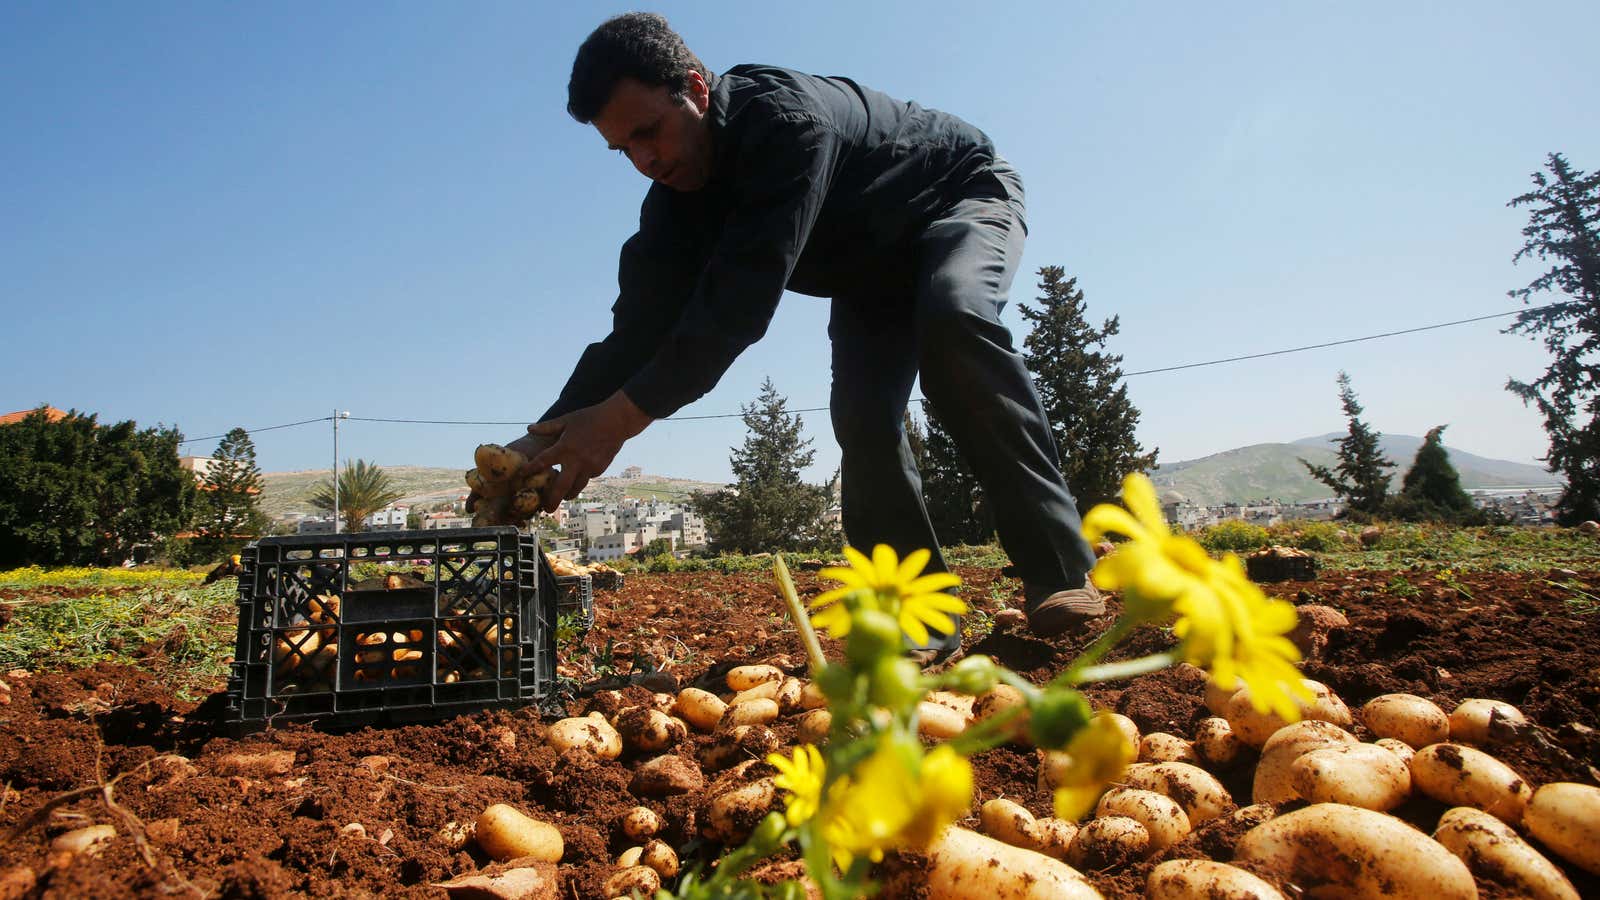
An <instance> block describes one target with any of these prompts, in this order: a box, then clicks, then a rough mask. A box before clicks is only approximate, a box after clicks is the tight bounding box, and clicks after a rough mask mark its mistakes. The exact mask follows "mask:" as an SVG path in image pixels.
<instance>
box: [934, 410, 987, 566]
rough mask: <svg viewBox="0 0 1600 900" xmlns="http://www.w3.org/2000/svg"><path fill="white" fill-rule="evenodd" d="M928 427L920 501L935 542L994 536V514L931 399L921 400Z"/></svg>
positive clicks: (973, 540)
mask: <svg viewBox="0 0 1600 900" xmlns="http://www.w3.org/2000/svg"><path fill="white" fill-rule="evenodd" d="M922 413H923V415H925V416H927V419H928V428H927V432H926V434H925V436H924V437H923V452H922V459H921V468H922V502H923V505H924V506H926V507H927V509H928V520H929V521H930V522H932V523H933V533H934V535H935V536H937V537H938V538H939V543H941V544H946V545H954V544H985V543H988V542H989V541H992V540H993V539H994V517H993V516H992V515H990V513H989V507H988V504H987V503H985V502H984V498H983V486H982V485H980V484H979V483H978V476H977V475H975V474H973V472H972V468H971V467H970V466H968V465H967V461H966V459H964V458H963V457H962V455H961V451H960V450H959V449H958V448H957V447H956V442H955V439H954V438H952V437H951V436H950V432H949V431H947V430H945V427H944V421H943V420H942V419H940V418H939V412H938V410H937V409H935V408H934V405H933V403H931V402H924V403H923V405H922Z"/></svg>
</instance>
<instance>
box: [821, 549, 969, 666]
mask: <svg viewBox="0 0 1600 900" xmlns="http://www.w3.org/2000/svg"><path fill="white" fill-rule="evenodd" d="M844 555H845V558H846V559H848V560H849V561H850V565H849V566H833V567H829V568H826V569H823V570H822V577H824V578H830V579H832V580H834V581H837V582H839V583H840V585H842V586H841V587H837V588H834V589H832V590H830V591H824V592H823V593H822V594H821V595H819V596H818V597H817V598H816V599H815V600H812V601H811V608H812V609H813V610H815V612H813V613H812V615H811V622H812V624H813V625H815V626H816V627H818V628H821V629H824V630H826V631H827V632H828V634H830V635H832V636H833V637H836V638H840V637H844V636H845V635H847V634H849V633H850V611H849V609H848V608H847V607H846V606H845V604H843V603H841V602H839V601H841V600H843V599H845V598H846V597H851V596H854V597H856V598H857V599H858V601H859V602H861V603H862V604H864V605H866V606H868V607H869V608H873V609H881V610H882V611H884V612H886V613H888V614H890V615H892V616H894V617H895V619H896V621H898V622H899V623H900V629H901V630H902V631H904V632H905V633H906V635H907V636H909V637H910V638H911V640H913V641H915V642H916V643H918V644H926V643H927V642H928V630H929V629H930V628H931V629H933V630H934V631H937V632H939V633H940V634H949V633H951V632H952V631H955V629H956V623H955V620H954V619H952V618H950V615H951V614H952V613H955V614H959V613H964V612H966V611H967V605H966V604H965V603H962V602H961V601H960V600H959V599H957V598H956V597H953V596H951V595H950V594H946V593H944V589H945V588H949V587H955V586H956V585H958V584H960V583H961V579H959V578H957V577H956V576H954V575H952V574H950V573H949V572H933V573H930V574H927V575H923V574H922V570H923V568H924V567H925V566H927V564H928V560H929V558H931V556H932V554H931V553H929V552H928V551H927V550H915V551H912V552H911V553H909V554H907V555H906V558H905V559H903V560H902V559H899V558H898V557H897V556H896V555H895V552H894V548H893V547H890V546H888V545H887V544H879V545H878V546H876V547H874V548H873V550H872V558H871V559H868V558H867V556H866V554H864V553H862V552H861V551H860V550H857V549H856V548H854V547H849V546H847V547H845V548H844Z"/></svg>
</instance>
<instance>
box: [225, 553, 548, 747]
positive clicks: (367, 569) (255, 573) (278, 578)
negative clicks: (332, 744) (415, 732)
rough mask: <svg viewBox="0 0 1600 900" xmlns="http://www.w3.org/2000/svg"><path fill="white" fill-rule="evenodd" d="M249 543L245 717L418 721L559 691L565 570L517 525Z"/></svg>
mask: <svg viewBox="0 0 1600 900" xmlns="http://www.w3.org/2000/svg"><path fill="white" fill-rule="evenodd" d="M241 557H242V560H241V561H242V564H243V566H244V572H243V573H242V574H241V575H240V577H239V631H238V642H237V645H236V648H235V658H234V663H233V670H232V674H231V677H230V678H229V683H228V693H229V706H228V711H227V719H228V720H229V721H230V722H231V723H233V724H235V725H238V726H250V725H262V724H270V723H272V722H281V721H297V720H307V719H318V720H323V721H326V722H327V723H328V724H332V725H338V726H344V725H352V726H353V725H361V724H368V723H372V722H405V721H419V720H424V719H432V718H439V717H443V716H448V715H453V714H455V713H458V712H463V711H467V710H470V709H481V708H486V707H492V706H512V705H521V704H524V703H528V702H532V701H537V700H541V699H544V698H546V697H547V696H550V695H552V694H553V693H554V690H555V649H556V648H555V625H556V595H557V592H556V590H555V589H554V588H553V586H549V585H551V582H553V579H554V575H553V574H552V573H551V572H550V569H549V565H548V563H546V562H545V559H544V554H542V553H540V552H539V548H538V543H537V540H536V539H535V538H532V537H529V536H527V535H523V534H520V533H519V532H518V531H517V530H516V529H515V528H506V527H501V528H455V529H439V530H429V531H389V532H374V533H360V534H339V535H294V536H287V537H274V538H263V539H261V540H260V541H257V542H255V543H254V544H252V545H250V546H249V547H247V548H245V550H244V552H243V553H242V554H241Z"/></svg>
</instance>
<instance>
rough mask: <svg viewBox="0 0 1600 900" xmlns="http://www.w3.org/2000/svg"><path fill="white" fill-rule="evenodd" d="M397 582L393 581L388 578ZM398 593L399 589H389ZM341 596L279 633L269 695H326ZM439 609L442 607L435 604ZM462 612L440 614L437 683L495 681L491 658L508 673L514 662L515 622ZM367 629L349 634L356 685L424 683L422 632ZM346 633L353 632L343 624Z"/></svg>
mask: <svg viewBox="0 0 1600 900" xmlns="http://www.w3.org/2000/svg"><path fill="white" fill-rule="evenodd" d="M389 577H390V578H396V577H397V576H389ZM391 589H397V588H391ZM341 602H342V601H341V598H340V595H338V594H320V595H318V596H316V597H313V598H312V599H311V600H310V601H308V602H307V604H306V607H307V609H306V615H305V616H304V620H305V621H304V622H303V623H297V624H296V626H295V627H293V628H288V629H285V630H283V631H280V632H279V633H278V637H277V639H276V640H275V641H274V642H273V646H272V662H273V688H274V692H275V693H279V694H296V693H313V692H318V691H331V690H333V689H334V688H335V686H336V683H337V680H338V673H339V642H338V634H339V632H338V629H337V628H336V627H332V626H337V625H338V624H339V609H340V606H341ZM441 605H443V604H442V603H441ZM467 612H468V611H467V610H466V609H465V608H462V607H452V608H450V609H447V610H445V611H444V614H445V615H448V616H450V617H451V618H444V619H440V620H439V621H438V627H437V629H436V630H435V641H434V644H435V646H436V647H437V648H438V650H439V651H440V652H439V654H438V657H439V668H440V679H439V680H440V682H441V683H443V684H455V683H456V682H459V681H463V680H467V681H471V680H475V679H483V678H494V677H496V676H497V673H496V672H495V671H494V667H495V663H494V661H495V658H496V656H497V655H499V656H500V658H501V664H502V667H505V668H507V670H508V671H509V670H514V669H515V667H516V663H517V650H516V648H515V647H514V646H506V645H509V644H514V643H515V641H516V637H515V636H516V621H515V620H514V619H512V618H511V617H509V616H507V617H500V618H496V617H494V616H469V615H468V614H467ZM371 627H372V629H373V630H371V631H356V632H354V635H355V636H354V638H353V640H354V641H355V642H356V645H357V646H358V647H359V648H360V649H358V650H356V651H355V654H354V656H353V660H354V665H355V668H354V669H353V670H352V671H351V672H350V673H349V675H350V678H351V680H352V681H354V682H356V683H358V684H366V685H372V686H376V685H380V684H386V683H394V682H405V681H415V680H416V679H420V678H426V677H427V676H428V674H429V673H428V671H427V670H426V662H425V658H426V655H427V653H426V651H427V649H428V648H427V644H426V639H427V638H426V632H425V631H424V630H423V629H421V628H401V629H400V630H396V629H395V626H393V625H389V624H381V623H374V624H373V625H372V626H371ZM345 631H346V633H347V634H348V633H350V631H351V629H350V628H349V627H347V628H346V629H345Z"/></svg>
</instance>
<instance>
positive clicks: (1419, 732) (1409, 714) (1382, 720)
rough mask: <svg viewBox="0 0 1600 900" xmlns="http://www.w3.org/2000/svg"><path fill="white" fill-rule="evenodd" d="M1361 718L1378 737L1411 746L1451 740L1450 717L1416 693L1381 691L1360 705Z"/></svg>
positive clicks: (1424, 745) (1419, 746)
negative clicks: (1378, 695) (1381, 694)
mask: <svg viewBox="0 0 1600 900" xmlns="http://www.w3.org/2000/svg"><path fill="white" fill-rule="evenodd" d="M1361 721H1362V722H1364V723H1366V726H1367V727H1368V728H1369V729H1371V730H1372V733H1373V734H1375V735H1377V736H1378V737H1380V738H1397V739H1399V740H1401V741H1404V742H1405V743H1406V744H1407V745H1409V746H1410V747H1411V748H1412V749H1418V748H1421V747H1426V746H1428V745H1429V744H1439V743H1443V742H1444V741H1447V740H1449V739H1450V717H1449V716H1447V715H1445V712H1444V710H1442V709H1440V708H1439V705H1438V704H1436V703H1434V702H1433V701H1432V700H1429V699H1427V698H1425V697H1418V696H1417V695H1416V694H1384V695H1383V696H1381V697H1374V698H1372V699H1371V700H1368V701H1367V702H1366V704H1365V705H1364V706H1362V707H1361Z"/></svg>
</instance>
